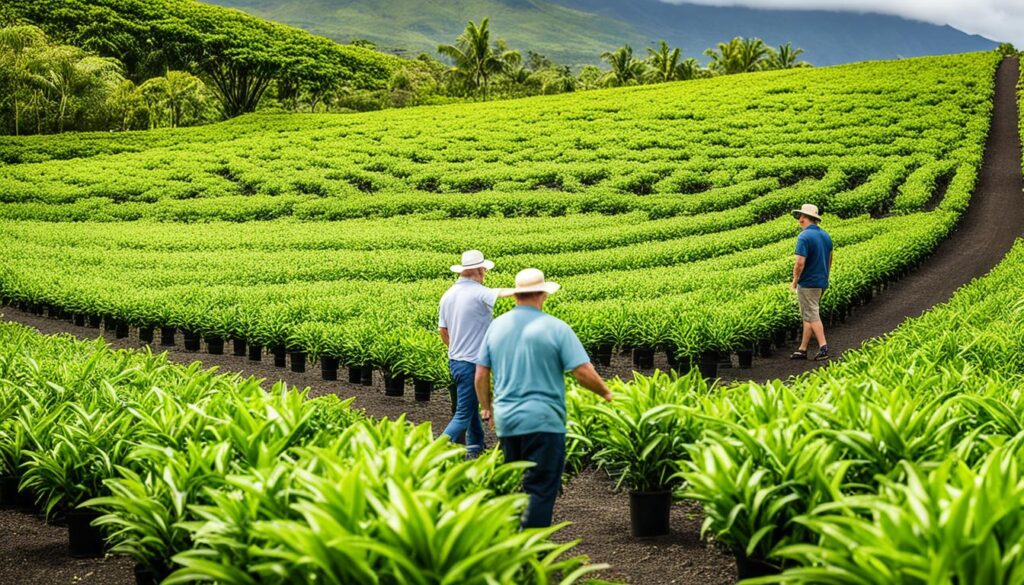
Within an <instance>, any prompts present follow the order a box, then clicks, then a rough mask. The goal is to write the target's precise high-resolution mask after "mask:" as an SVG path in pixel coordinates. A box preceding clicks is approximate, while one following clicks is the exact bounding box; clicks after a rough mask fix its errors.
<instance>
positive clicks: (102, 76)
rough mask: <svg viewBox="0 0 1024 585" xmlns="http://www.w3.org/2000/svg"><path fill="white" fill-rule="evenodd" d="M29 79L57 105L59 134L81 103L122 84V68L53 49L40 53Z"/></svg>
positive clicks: (76, 51) (111, 62)
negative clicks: (101, 91)
mask: <svg viewBox="0 0 1024 585" xmlns="http://www.w3.org/2000/svg"><path fill="white" fill-rule="evenodd" d="M29 67H30V70H31V74H30V75H31V77H30V79H31V80H32V82H33V83H34V84H35V85H36V86H37V87H39V88H40V89H41V90H42V91H43V93H45V94H46V95H47V96H48V97H49V99H50V100H51V101H54V102H56V110H57V132H63V131H64V125H65V123H66V121H67V119H68V117H69V115H70V114H72V113H73V110H74V109H75V107H76V106H77V105H78V104H79V103H84V102H86V101H88V100H89V99H90V98H93V99H94V98H95V97H96V95H95V94H96V93H98V92H99V91H100V90H103V89H108V88H109V87H111V86H114V85H116V84H118V83H120V82H121V80H122V79H123V77H122V76H121V74H120V69H121V66H120V64H119V63H118V62H117V61H116V60H114V59H107V58H104V57H97V56H95V55H90V54H88V53H86V52H85V51H83V50H81V49H78V48H76V47H68V46H54V47H49V48H48V49H46V50H45V51H43V52H37V53H36V54H35V57H34V59H33V60H32V62H31V63H30V65H29Z"/></svg>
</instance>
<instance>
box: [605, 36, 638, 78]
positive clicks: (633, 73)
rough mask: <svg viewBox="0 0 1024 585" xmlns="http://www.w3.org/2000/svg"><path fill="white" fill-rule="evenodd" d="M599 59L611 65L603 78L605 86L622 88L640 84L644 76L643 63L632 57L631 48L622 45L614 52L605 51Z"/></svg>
mask: <svg viewBox="0 0 1024 585" xmlns="http://www.w3.org/2000/svg"><path fill="white" fill-rule="evenodd" d="M601 58H602V59H604V60H605V61H607V62H608V64H609V65H611V67H612V70H611V71H609V72H608V73H607V74H605V76H604V81H605V84H606V85H611V86H613V87H622V86H624V85H634V84H637V83H640V81H641V79H642V78H643V75H644V68H645V66H644V63H643V61H638V60H637V59H635V58H634V57H633V47H630V46H629V45H623V46H621V47H619V48H618V49H615V50H614V51H605V52H604V53H602V54H601Z"/></svg>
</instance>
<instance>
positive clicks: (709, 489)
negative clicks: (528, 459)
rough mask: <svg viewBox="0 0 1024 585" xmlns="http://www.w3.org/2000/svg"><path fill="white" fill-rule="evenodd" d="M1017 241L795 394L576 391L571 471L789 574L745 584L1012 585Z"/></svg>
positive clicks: (797, 384)
mask: <svg viewBox="0 0 1024 585" xmlns="http://www.w3.org/2000/svg"><path fill="white" fill-rule="evenodd" d="M1022 288H1024V243H1018V244H1017V246H1016V247H1015V248H1014V249H1013V251H1012V252H1011V253H1010V254H1009V255H1008V256H1007V258H1006V259H1005V260H1004V261H1003V262H1002V264H1000V265H999V266H998V267H997V268H996V269H995V270H994V271H993V272H992V273H991V274H990V275H988V276H987V277H985V278H983V279H980V280H977V281H975V282H973V283H972V284H970V285H968V286H966V287H964V288H963V289H961V290H960V291H959V292H957V294H956V295H955V296H954V297H953V299H952V300H951V301H950V302H949V303H948V304H946V305H941V306H938V307H936V308H935V309H933V310H932V311H930V312H929V313H927V314H925V315H924V316H922V317H920V318H917V319H914V320H912V321H909V322H908V323H906V324H905V325H903V326H902V327H901V328H900V329H898V330H897V331H895V332H894V333H892V334H890V335H888V336H886V337H885V338H882V339H879V340H875V341H872V342H869V343H868V344H867V345H866V346H865V347H864V348H862V349H860V350H858V351H855V352H852V353H848V354H845V355H844V359H843V361H842V362H840V363H838V364H835V365H832V366H830V367H828V368H824V369H820V370H816V371H815V372H813V373H810V374H806V375H803V376H801V377H799V378H796V379H795V380H793V381H791V382H788V383H783V382H779V381H776V382H773V383H770V384H757V383H744V384H738V385H733V386H729V387H715V388H713V389H709V388H708V387H707V385H706V384H705V383H704V381H703V380H701V379H700V378H699V377H698V376H696V375H694V374H691V375H688V376H683V377H675V376H670V375H666V374H656V375H655V377H653V378H644V377H640V378H638V379H637V380H635V381H634V382H632V383H629V384H623V383H617V384H616V387H615V388H614V391H615V393H616V399H615V401H613V402H612V403H610V404H608V405H602V404H598V401H596V400H595V399H593V398H592V397H590V396H589V395H588V393H587V392H585V391H582V390H579V389H575V390H574V391H572V392H570V404H569V412H570V413H571V417H572V422H571V423H570V443H569V465H568V468H569V469H570V470H578V469H580V468H581V467H583V466H584V465H586V464H587V462H588V461H593V462H594V463H596V464H597V465H599V466H600V467H602V468H604V469H606V470H607V471H608V472H609V473H611V474H612V475H613V477H615V478H616V479H617V480H618V481H619V482H620V484H621V485H624V486H626V487H628V488H629V489H634V490H640V491H656V490H658V489H673V490H676V492H677V495H679V496H681V497H685V498H692V499H695V500H697V501H699V502H701V503H702V504H703V506H704V511H705V514H706V519H705V522H704V532H705V533H706V534H707V535H709V536H714V538H715V540H716V541H717V542H719V543H721V544H723V545H725V546H727V547H729V548H731V549H732V550H733V551H734V552H735V553H736V555H737V558H739V559H743V560H745V559H754V560H756V561H761V562H767V563H768V564H769V565H770V566H769V567H768V568H769V569H771V568H772V567H774V568H775V569H776V570H780V569H781V570H783V572H782V573H781V574H779V575H772V576H766V577H764V578H762V579H759V580H757V581H750V582H751V583H822V582H829V583H850V584H853V583H894V584H918V583H920V584H923V583H940V582H941V583H944V582H960V583H963V582H985V583H1007V582H1013V581H1014V580H1015V579H1016V578H1017V577H1016V575H1018V574H1019V571H1020V566H1021V564H1020V553H1019V543H1020V523H1021V521H1022V520H1024V513H1022V510H1024V507H1022V506H1021V505H1020V502H1021V501H1022V498H1024V488H1022V486H1024V482H1022V480H1024V473H1022V471H1021V467H1020V466H1021V464H1024V449H1022V448H1021V447H1022V446H1024V425H1022V423H1021V421H1022V420H1024V418H1022V417H1024V399H1022V396H1021V394H1020V392H1019V388H1020V387H1021V385H1022V383H1024V358H1022V356H1024V336H1022V335H1021V331H1024V302H1022V301H1021V297H1020V290H1021V289H1022Z"/></svg>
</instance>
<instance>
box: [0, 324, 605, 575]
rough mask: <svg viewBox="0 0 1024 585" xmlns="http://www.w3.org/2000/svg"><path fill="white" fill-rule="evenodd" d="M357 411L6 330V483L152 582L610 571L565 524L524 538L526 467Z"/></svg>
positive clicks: (2, 439) (139, 356) (422, 428)
mask: <svg viewBox="0 0 1024 585" xmlns="http://www.w3.org/2000/svg"><path fill="white" fill-rule="evenodd" d="M350 403H351V401H350V400H349V401H341V400H339V399H338V398H337V397H336V396H333V395H329V396H326V397H321V398H316V399H312V400H309V399H307V392H306V391H299V390H296V389H293V388H288V387H286V386H285V385H283V384H278V385H275V386H274V388H272V389H270V390H269V391H268V390H264V389H262V388H261V387H260V384H259V382H258V381H256V380H254V379H251V378H250V379H245V378H242V377H240V376H238V375H231V376H229V375H219V374H215V373H214V372H213V371H212V370H203V369H202V368H201V366H200V364H198V363H196V364H193V365H191V366H188V367H186V366H180V365H174V364H171V363H169V362H168V361H167V359H166V357H165V356H154V355H153V354H151V353H149V352H127V351H113V350H111V349H109V348H108V347H107V346H105V345H104V344H102V343H98V342H91V343H85V342H79V341H75V340H73V339H72V338H70V337H68V336H57V337H44V336H41V335H39V334H38V333H36V332H34V331H32V330H29V329H27V328H24V327H21V326H18V325H14V324H2V325H0V414H2V416H0V475H2V476H3V481H4V483H5V484H6V485H8V486H10V485H12V482H13V484H14V485H17V486H18V487H20V490H21V492H22V494H23V495H29V496H30V497H31V498H32V499H33V500H35V502H37V503H38V505H39V506H41V507H42V508H43V509H44V510H45V513H46V515H47V516H48V517H49V518H53V517H55V516H65V517H67V518H68V521H69V524H70V525H72V526H81V525H83V524H82V523H81V522H76V521H75V519H76V518H79V517H81V516H82V515H85V517H86V518H85V522H88V521H90V520H91V521H94V524H95V525H96V526H98V527H99V529H100V530H101V533H102V534H104V535H105V537H106V540H107V541H108V542H109V545H110V546H112V550H113V551H114V552H118V553H123V554H126V555H129V556H130V557H131V558H132V559H134V560H135V561H136V562H137V563H138V565H139V571H141V572H143V573H149V575H150V577H151V578H154V579H155V582H160V580H162V579H165V578H166V580H164V581H163V582H164V583H167V584H173V583H193V582H218V583H238V584H242V583H246V584H248V583H254V582H260V583H293V582H296V580H299V581H303V582H330V583H353V584H354V583H425V582H435V583H440V582H459V583H478V584H484V583H510V584H511V583H551V582H561V583H564V584H566V585H568V584H569V583H573V582H576V581H578V580H580V579H581V578H582V577H583V576H584V575H586V574H587V573H589V572H591V571H593V570H595V569H599V568H601V567H598V566H589V565H587V564H586V561H585V559H584V558H582V557H570V556H569V555H567V554H566V553H567V552H568V551H570V550H571V549H572V547H573V546H574V544H575V543H571V542H570V543H566V544H556V543H554V542H552V540H551V539H550V537H551V535H553V534H554V533H555V532H557V531H558V530H559V529H560V528H561V527H560V526H556V527H553V528H550V529H543V530H534V529H530V530H524V531H521V532H520V531H518V524H519V516H520V514H521V513H522V510H523V508H524V506H525V496H522V495H517V494H514V493H513V492H514V490H515V489H516V487H517V484H518V481H519V479H520V474H521V471H522V465H520V464H504V463H502V462H501V460H500V453H499V452H497V451H493V452H492V453H490V454H488V455H487V456H485V457H483V458H480V459H477V460H474V461H466V460H465V458H464V451H463V450H462V449H461V448H459V447H458V446H453V445H451V444H449V443H448V441H447V440H446V439H443V438H442V439H439V440H435V439H434V437H433V435H432V433H431V429H430V426H429V425H419V426H415V425H412V424H410V423H408V422H406V421H405V420H404V419H398V420H394V421H392V420H382V421H374V420H372V419H369V418H367V417H366V416H364V415H363V414H362V413H361V412H359V411H356V410H353V409H351V408H350V406H349V405H350ZM4 493H5V497H6V494H7V493H8V491H6V490H5V492H4ZM72 530H73V531H74V530H75V529H74V528H73V529H72ZM78 536H79V535H78V534H72V537H71V538H72V541H73V542H72V546H78V544H80V542H76V539H77V537H78ZM86 536H89V535H88V534H87V533H86ZM86 540H87V539H86ZM78 550H79V551H80V552H81V551H82V550H83V549H78ZM101 550H102V549H99V550H93V551H91V552H93V553H97V552H101ZM428 576H429V577H428ZM425 579H426V580H425ZM552 580H554V581H552Z"/></svg>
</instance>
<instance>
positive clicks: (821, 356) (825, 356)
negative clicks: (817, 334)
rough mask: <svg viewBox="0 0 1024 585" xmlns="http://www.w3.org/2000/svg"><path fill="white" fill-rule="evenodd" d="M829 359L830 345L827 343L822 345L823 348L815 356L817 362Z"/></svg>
mask: <svg viewBox="0 0 1024 585" xmlns="http://www.w3.org/2000/svg"><path fill="white" fill-rule="evenodd" d="M827 359H828V346H827V345H823V346H822V347H821V349H819V350H818V355H816V356H814V361H816V362H823V361H825V360H827Z"/></svg>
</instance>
